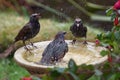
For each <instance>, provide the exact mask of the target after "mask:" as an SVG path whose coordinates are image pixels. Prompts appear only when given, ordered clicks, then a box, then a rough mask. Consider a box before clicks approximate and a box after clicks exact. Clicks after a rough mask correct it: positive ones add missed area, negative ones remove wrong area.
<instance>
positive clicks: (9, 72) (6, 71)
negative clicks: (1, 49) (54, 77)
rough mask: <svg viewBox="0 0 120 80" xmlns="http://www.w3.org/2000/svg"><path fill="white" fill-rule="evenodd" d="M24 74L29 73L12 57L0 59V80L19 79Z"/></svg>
mask: <svg viewBox="0 0 120 80" xmlns="http://www.w3.org/2000/svg"><path fill="white" fill-rule="evenodd" d="M25 75H30V74H29V73H28V72H27V71H26V70H25V69H23V68H21V67H20V66H18V65H17V64H16V63H15V62H14V60H13V59H10V58H9V59H0V80H6V79H7V80H19V79H20V78H22V77H23V76H25Z"/></svg>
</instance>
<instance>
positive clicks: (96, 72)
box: [95, 69, 103, 76]
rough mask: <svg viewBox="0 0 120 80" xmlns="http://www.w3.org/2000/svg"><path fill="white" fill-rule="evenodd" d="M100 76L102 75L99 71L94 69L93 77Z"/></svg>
mask: <svg viewBox="0 0 120 80" xmlns="http://www.w3.org/2000/svg"><path fill="white" fill-rule="evenodd" d="M102 74H103V73H102V72H101V71H100V70H98V69H95V75H97V76H101V75H102Z"/></svg>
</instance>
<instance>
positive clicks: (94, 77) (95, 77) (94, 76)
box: [87, 75, 101, 80]
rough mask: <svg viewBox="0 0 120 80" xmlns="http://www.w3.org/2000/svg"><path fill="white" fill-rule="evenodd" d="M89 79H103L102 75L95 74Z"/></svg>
mask: <svg viewBox="0 0 120 80" xmlns="http://www.w3.org/2000/svg"><path fill="white" fill-rule="evenodd" d="M87 80H101V77H100V76H96V75H93V76H92V77H90V78H89V79H87Z"/></svg>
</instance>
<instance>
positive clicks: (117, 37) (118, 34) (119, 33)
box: [114, 31, 120, 41]
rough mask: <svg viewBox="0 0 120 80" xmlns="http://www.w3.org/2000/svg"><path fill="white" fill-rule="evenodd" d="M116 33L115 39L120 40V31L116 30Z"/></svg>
mask: <svg viewBox="0 0 120 80" xmlns="http://www.w3.org/2000/svg"><path fill="white" fill-rule="evenodd" d="M114 35H115V39H116V40H118V41H120V31H116V32H115V33H114Z"/></svg>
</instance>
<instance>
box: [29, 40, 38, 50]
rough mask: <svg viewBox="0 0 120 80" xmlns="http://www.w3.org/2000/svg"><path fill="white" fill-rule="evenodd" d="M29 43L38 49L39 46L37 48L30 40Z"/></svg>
mask: <svg viewBox="0 0 120 80" xmlns="http://www.w3.org/2000/svg"><path fill="white" fill-rule="evenodd" d="M29 42H30V44H31V46H32V47H34V48H37V46H35V45H34V44H33V42H31V41H30V40H29Z"/></svg>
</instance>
